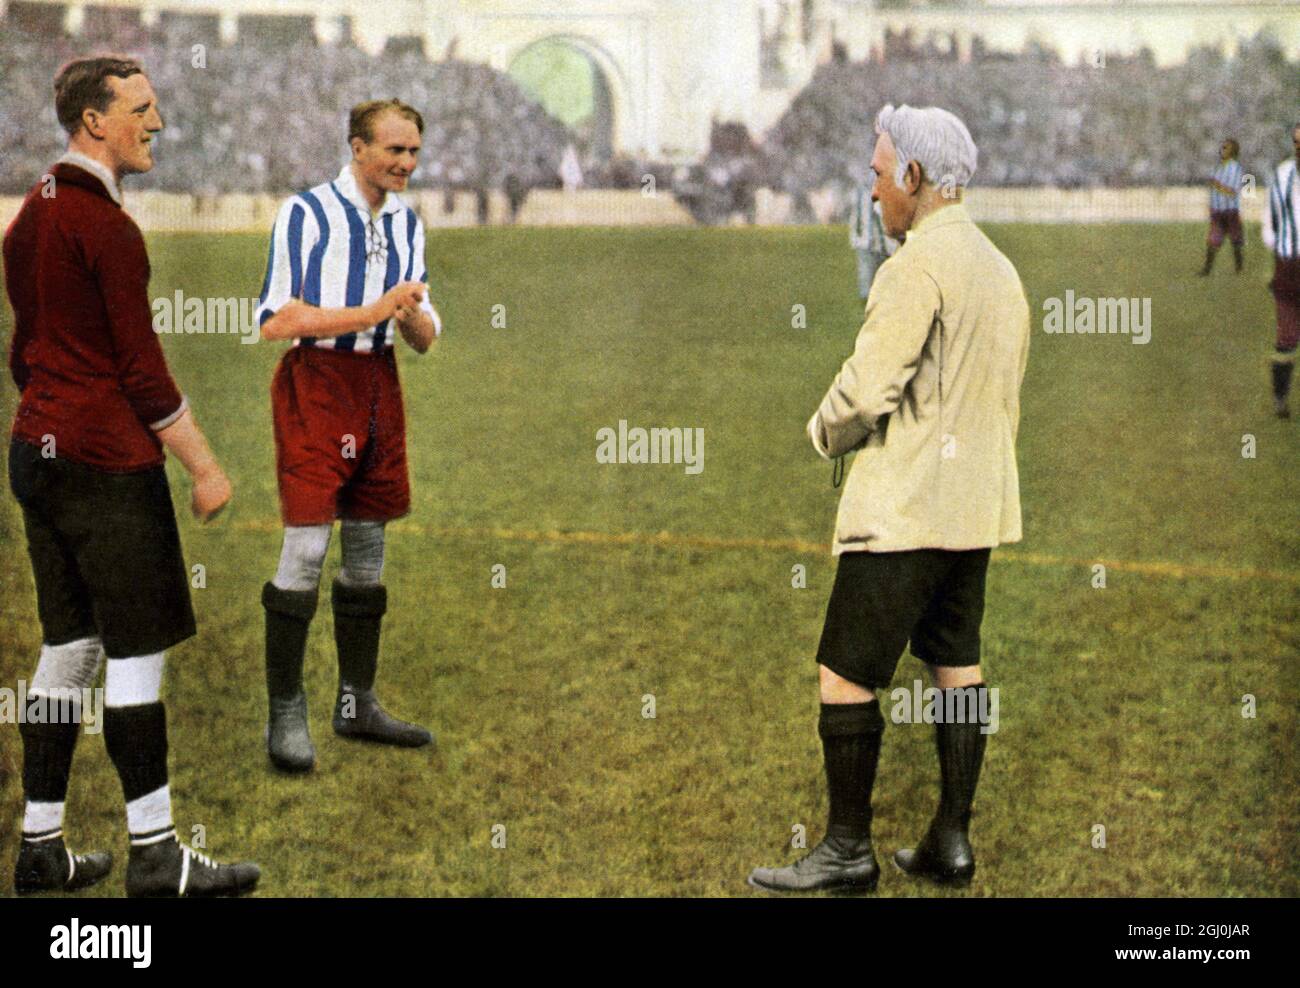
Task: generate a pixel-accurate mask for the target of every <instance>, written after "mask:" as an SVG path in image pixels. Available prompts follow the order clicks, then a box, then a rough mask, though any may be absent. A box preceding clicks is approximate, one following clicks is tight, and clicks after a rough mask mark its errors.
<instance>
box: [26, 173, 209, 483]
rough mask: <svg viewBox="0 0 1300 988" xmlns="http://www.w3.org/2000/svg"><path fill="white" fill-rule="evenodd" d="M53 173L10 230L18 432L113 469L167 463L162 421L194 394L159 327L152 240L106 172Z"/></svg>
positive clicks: (71, 456)
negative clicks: (169, 356)
mask: <svg viewBox="0 0 1300 988" xmlns="http://www.w3.org/2000/svg"><path fill="white" fill-rule="evenodd" d="M50 173H51V174H52V175H53V177H54V182H53V184H52V185H47V183H45V182H40V183H37V184H36V185H35V186H33V187H32V189H31V190H30V191H29V192H28V193H27V197H26V198H25V199H24V200H23V205H22V208H21V209H20V210H19V211H18V215H17V216H15V217H14V220H13V222H12V223H11V224H10V225H9V229H8V231H7V232H6V233H5V238H4V271H5V288H6V290H7V291H8V293H9V301H10V302H11V304H12V305H13V310H14V335H13V344H12V347H11V349H10V353H9V367H10V370H11V372H12V373H13V379H14V382H15V383H16V384H17V385H18V389H19V391H20V392H21V393H22V397H21V400H20V401H19V404H18V412H17V415H16V416H15V417H14V427H13V437H14V438H15V439H20V440H23V441H24V442H29V443H32V444H33V445H37V446H42V445H45V444H46V442H47V440H46V438H45V437H47V436H53V437H54V442H55V446H54V453H55V455H56V456H59V457H67V458H68V459H69V460H75V461H76V462H79V463H83V464H86V465H87V466H92V467H95V468H97V469H100V470H106V471H110V472H114V473H126V472H131V471H136V470H144V469H148V468H150V467H154V466H157V465H159V464H161V463H162V462H163V451H162V444H161V443H160V442H159V441H158V437H157V436H156V435H155V433H154V429H157V428H162V427H163V426H165V425H166V424H168V423H169V422H170V421H174V419H175V417H177V415H178V413H179V412H180V411H181V410H183V407H184V405H183V401H184V399H183V398H182V396H181V394H180V392H179V391H178V390H177V388H176V385H175V383H174V382H173V381H172V377H171V374H170V373H169V372H168V370H167V362H166V360H165V359H164V358H163V352H162V347H161V346H160V345H159V343H158V337H157V336H156V335H155V333H154V331H153V322H152V318H151V310H150V306H149V296H148V287H149V257H148V254H147V252H146V251H145V244H144V237H143V236H142V235H141V233H140V228H139V227H137V226H136V225H135V222H134V221H133V220H132V219H131V217H130V216H128V215H127V214H126V212H125V211H124V210H123V209H122V208H121V207H120V206H119V205H118V204H117V203H116V202H115V201H114V200H113V198H112V197H111V196H110V195H109V194H108V191H107V189H105V187H104V185H103V183H102V182H101V181H100V180H99V178H97V177H96V176H94V175H92V174H90V173H89V172H87V171H85V170H84V169H82V168H78V167H76V166H75V165H72V164H68V163H66V162H60V163H59V164H56V165H55V166H54V167H53V168H52V169H51V170H50ZM48 189H52V191H53V195H48V194H43V191H45V190H48Z"/></svg>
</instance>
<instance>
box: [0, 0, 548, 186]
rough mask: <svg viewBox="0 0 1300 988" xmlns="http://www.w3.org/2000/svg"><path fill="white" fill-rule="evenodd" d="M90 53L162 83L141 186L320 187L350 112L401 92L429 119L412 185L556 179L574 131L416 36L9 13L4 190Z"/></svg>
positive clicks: (41, 153)
mask: <svg viewBox="0 0 1300 988" xmlns="http://www.w3.org/2000/svg"><path fill="white" fill-rule="evenodd" d="M186 20H188V21H190V22H197V23H185V21H186ZM195 46H202V48H201V49H198V48H196V47H195ZM88 51H90V52H120V53H124V54H128V55H131V56H134V57H137V58H139V59H140V60H141V61H142V63H143V64H144V66H145V69H146V71H147V72H148V73H149V76H150V80H151V82H152V83H153V86H154V89H155V91H156V92H157V93H158V98H159V106H160V108H161V110H162V114H163V117H164V121H165V123H166V126H165V128H164V129H163V131H162V133H161V134H160V135H159V138H158V143H157V145H156V148H155V156H156V158H157V160H158V163H159V166H160V167H158V168H155V169H154V170H153V171H152V172H151V173H149V174H148V175H143V176H140V177H139V178H137V179H133V181H132V187H133V188H156V189H164V190H172V191H187V192H193V193H196V194H200V195H215V194H217V193H221V192H230V191H240V192H263V191H265V192H275V193H283V192H285V191H288V190H293V189H299V188H306V187H309V186H311V185H315V184H316V183H318V182H320V181H322V180H323V179H324V178H325V177H327V176H331V175H332V174H333V171H334V170H335V169H336V168H337V167H338V166H340V165H341V164H342V162H343V161H345V160H346V155H347V148H346V135H347V113H348V109H349V108H350V107H351V106H353V105H354V104H356V103H359V102H361V101H363V100H366V99H372V98H378V97H388V96H394V95H398V96H400V97H401V98H402V99H404V100H405V101H406V102H408V103H410V104H412V105H413V106H415V107H417V108H418V109H419V110H420V111H421V113H422V114H423V116H424V121H425V132H424V141H423V143H424V148H425V150H424V151H423V152H422V154H421V167H420V170H419V172H418V173H417V176H416V178H415V179H413V185H414V186H415V187H417V188H418V187H426V188H440V189H446V188H452V189H470V190H477V189H482V188H492V189H500V188H503V187H504V186H505V184H506V180H507V178H508V177H511V176H513V179H514V181H515V182H519V183H522V184H523V185H524V186H525V187H528V188H535V187H538V186H550V185H558V184H559V179H558V176H557V174H556V170H557V168H558V166H559V162H560V159H561V156H562V154H563V152H564V149H565V147H566V146H568V144H569V143H570V142H571V140H572V136H571V135H570V133H569V131H568V130H567V129H566V128H565V127H564V125H563V124H561V123H560V122H559V121H557V120H555V119H554V118H552V117H550V116H548V115H547V114H546V112H545V111H544V110H543V109H542V107H541V106H540V105H538V104H537V103H536V102H534V101H532V100H531V99H529V98H528V97H527V96H526V95H525V94H524V92H523V91H522V90H521V89H520V88H519V87H518V85H516V84H515V82H514V81H513V80H511V79H510V78H509V76H507V75H505V74H504V73H501V72H497V71H495V70H493V69H491V68H489V67H487V66H485V65H478V64H473V63H469V62H463V61H457V60H454V59H451V60H444V61H439V62H433V61H429V60H428V59H426V58H425V56H424V55H423V54H422V53H421V52H420V51H419V50H418V48H413V47H411V46H405V47H404V48H398V49H397V50H389V51H386V52H385V53H384V54H383V55H382V56H379V57H375V56H371V55H368V54H367V53H366V52H364V51H363V50H361V49H360V48H358V47H356V46H355V45H353V44H352V43H350V42H343V43H338V44H317V43H316V41H315V39H314V38H312V37H310V35H308V36H307V37H302V36H301V34H299V35H298V36H296V37H292V38H278V37H276V36H275V35H274V34H273V33H268V32H253V31H249V32H246V36H245V37H242V38H241V40H240V41H239V43H237V44H229V45H224V44H222V43H221V42H220V40H219V38H218V37H217V36H216V30H215V24H205V23H203V22H202V19H200V18H188V19H186V18H182V17H179V16H176V17H168V18H166V19H165V20H164V21H163V23H162V25H161V26H160V27H159V28H158V29H157V30H155V31H145V30H143V29H141V28H139V26H138V24H137V25H135V28H134V31H133V32H132V33H131V34H130V36H129V37H126V38H125V39H124V36H123V32H122V31H121V30H117V29H115V30H114V31H113V32H112V33H111V37H109V36H105V37H102V38H96V37H95V36H94V34H93V28H92V26H91V25H87V26H86V29H85V34H84V35H83V36H82V37H78V38H75V39H74V38H69V37H66V36H62V35H61V32H54V33H53V35H52V34H51V33H48V32H45V31H35V30H30V29H24V28H23V27H22V26H21V25H15V24H12V23H6V22H5V21H0V79H3V85H2V86H0V148H2V149H3V150H2V151H0V154H3V156H4V159H5V168H4V169H3V171H0V192H2V193H8V194H14V193H17V192H21V191H24V190H25V189H26V188H28V187H29V186H30V185H31V184H32V183H33V182H34V181H35V180H36V179H37V178H38V177H39V176H40V174H41V172H42V171H43V170H44V169H45V168H46V167H48V165H49V163H50V162H51V161H53V160H54V158H56V157H57V156H58V154H59V153H60V152H61V150H62V147H63V144H64V142H65V140H66V138H65V136H64V135H63V133H62V131H61V130H60V128H59V124H58V120H57V118H56V117H55V114H54V105H53V104H54V100H53V91H52V87H51V82H52V80H53V78H54V74H55V72H56V71H57V70H58V67H59V66H60V65H61V64H63V63H64V62H66V61H68V60H69V59H71V58H74V57H77V56H79V55H83V54H86V53H87V52H88ZM200 63H201V64H200ZM268 94H275V98H274V99H268V98H267V95H268Z"/></svg>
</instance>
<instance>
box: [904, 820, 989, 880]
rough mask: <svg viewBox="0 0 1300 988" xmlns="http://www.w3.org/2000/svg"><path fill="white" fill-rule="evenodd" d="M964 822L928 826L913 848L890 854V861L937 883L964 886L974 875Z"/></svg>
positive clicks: (973, 856) (918, 876)
mask: <svg viewBox="0 0 1300 988" xmlns="http://www.w3.org/2000/svg"><path fill="white" fill-rule="evenodd" d="M968 826H969V816H968V817H967V820H966V822H965V823H961V824H957V825H952V824H941V823H940V822H939V821H938V820H936V821H935V822H934V823H932V824H931V825H930V829H929V830H928V831H927V832H926V835H925V837H924V839H922V841H921V843H920V844H919V845H918V846H917V847H915V848H904V849H902V850H901V851H897V852H895V853H894V863H895V864H897V865H898V867H899V868H900V869H902V870H903V871H905V872H906V873H907V874H909V875H912V876H913V877H915V878H928V879H929V880H930V881H932V882H936V883H938V884H939V885H952V886H956V887H959V888H961V887H965V886H967V885H969V884H970V882H971V879H972V878H974V877H975V852H974V850H973V849H972V848H971V846H970V839H969V838H968V837H967V836H966V831H967V827H968Z"/></svg>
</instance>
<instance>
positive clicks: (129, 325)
mask: <svg viewBox="0 0 1300 988" xmlns="http://www.w3.org/2000/svg"><path fill="white" fill-rule="evenodd" d="M124 219H126V222H124V223H122V224H121V225H120V226H118V227H117V228H116V229H114V230H113V231H112V234H113V235H112V236H111V239H106V240H104V241H103V242H101V244H100V245H99V250H98V252H97V257H96V259H95V275H96V277H97V278H98V280H99V290H100V293H101V294H102V295H103V298H104V306H105V308H106V309H107V311H108V325H109V332H110V333H111V335H112V338H113V358H114V362H115V363H116V364H117V375H118V384H119V385H120V387H121V388H122V393H123V394H124V395H126V400H127V401H128V402H129V403H130V405H131V409H132V411H134V412H135V414H136V417H137V418H138V419H139V420H140V421H141V422H143V423H144V424H145V425H147V426H152V425H153V424H155V423H157V422H161V421H163V420H164V419H167V418H168V417H169V416H171V415H173V414H175V412H176V411H177V410H178V409H179V408H180V407H181V393H180V391H179V390H177V388H176V383H175V382H174V381H173V380H172V376H171V373H170V372H169V371H168V370H167V361H166V359H165V358H164V357H163V352H162V346H161V345H160V344H159V343H158V335H157V334H156V333H155V332H154V331H153V316H152V310H151V309H150V307H149V255H148V253H147V252H146V250H145V245H144V237H143V236H142V235H141V233H140V228H139V227H137V226H136V225H135V224H134V223H132V222H131V221H130V220H129V219H127V218H126V217H124Z"/></svg>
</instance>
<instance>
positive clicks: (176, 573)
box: [9, 440, 195, 658]
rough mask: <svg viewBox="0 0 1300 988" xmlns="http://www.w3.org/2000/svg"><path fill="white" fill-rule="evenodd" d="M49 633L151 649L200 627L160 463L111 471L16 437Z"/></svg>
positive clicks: (59, 640)
mask: <svg viewBox="0 0 1300 988" xmlns="http://www.w3.org/2000/svg"><path fill="white" fill-rule="evenodd" d="M9 486H10V488H11V489H12V490H13V493H14V496H15V497H16V498H17V499H18V503H19V504H20V505H21V506H22V509H23V524H24V527H25V528H26V530H27V552H28V555H30V556H31V561H32V573H33V575H34V577H35V581H36V607H37V612H38V614H39V615H40V620H41V631H42V639H43V641H44V642H45V644H47V645H60V644H63V643H65V642H70V641H77V640H78V639H81V638H89V637H91V636H93V635H99V637H100V639H101V640H102V641H103V643H104V653H105V654H106V655H107V656H108V657H109V658H128V657H131V656H135V655H152V654H153V653H155V652H161V651H163V650H165V649H168V648H171V647H172V646H173V645H176V644H178V643H179V642H182V641H184V640H185V639H187V638H189V637H191V636H192V635H193V634H194V631H195V627H194V610H193V607H192V606H191V603H190V584H189V579H188V574H187V572H186V569H185V561H184V558H183V556H182V555H181V542H180V535H179V533H178V532H177V530H176V514H175V512H174V511H173V510H172V500H171V491H170V489H169V487H168V485H167V474H166V472H165V471H164V470H163V468H162V467H154V468H153V469H150V470H144V471H139V472H136V473H108V472H105V471H103V470H96V469H94V468H93V467H88V466H85V465H84V464H80V463H74V462H71V461H70V460H67V459H63V458H59V457H54V458H49V459H47V458H45V457H43V456H41V451H40V450H39V449H38V448H37V447H35V446H32V445H30V444H28V443H23V442H18V441H16V440H15V441H13V442H12V443H11V444H10V447H9Z"/></svg>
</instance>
